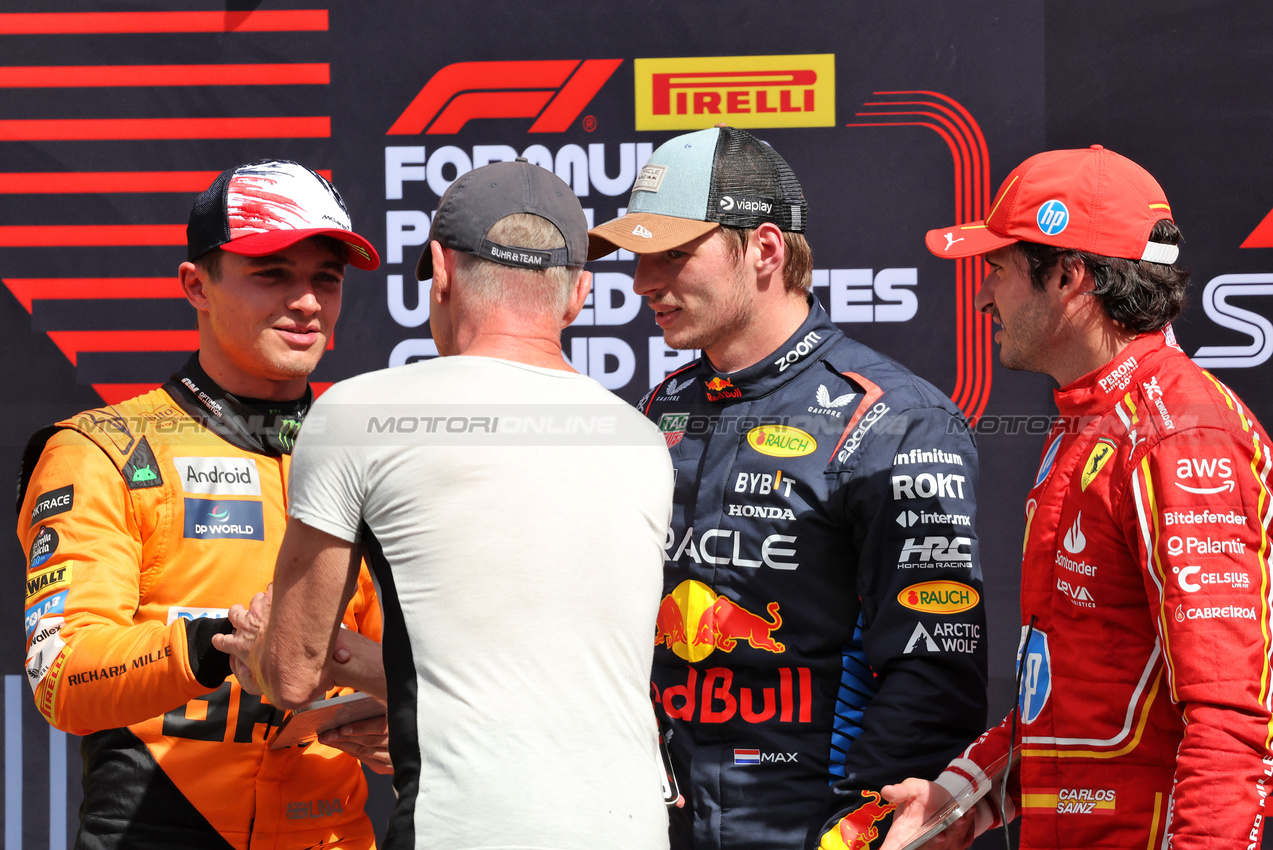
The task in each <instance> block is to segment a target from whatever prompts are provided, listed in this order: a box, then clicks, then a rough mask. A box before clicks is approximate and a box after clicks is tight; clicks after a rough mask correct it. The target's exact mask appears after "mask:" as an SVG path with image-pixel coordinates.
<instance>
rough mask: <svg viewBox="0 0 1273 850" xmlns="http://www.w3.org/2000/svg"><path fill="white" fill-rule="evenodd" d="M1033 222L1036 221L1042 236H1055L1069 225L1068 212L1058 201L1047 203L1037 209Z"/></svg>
mask: <svg viewBox="0 0 1273 850" xmlns="http://www.w3.org/2000/svg"><path fill="white" fill-rule="evenodd" d="M1035 220H1036V221H1038V223H1039V230H1042V231H1043V233H1044V235H1046V236H1055V235H1057V234H1058V233H1060V232H1061V231H1062V230H1064V229H1065V227H1066V225H1068V224H1069V223H1070V211H1069V210H1067V209H1066V208H1065V204H1063V203H1061V202H1060V201H1048V202H1047V203H1045V204H1044V205H1043V206H1041V207H1039V214H1038V216H1037V217H1036V219H1035Z"/></svg>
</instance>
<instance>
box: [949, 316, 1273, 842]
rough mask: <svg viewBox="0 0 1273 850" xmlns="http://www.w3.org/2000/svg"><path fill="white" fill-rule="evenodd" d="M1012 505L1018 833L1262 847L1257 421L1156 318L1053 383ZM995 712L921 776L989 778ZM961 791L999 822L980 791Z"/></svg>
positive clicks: (1265, 575) (1265, 628)
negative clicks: (1027, 479)
mask: <svg viewBox="0 0 1273 850" xmlns="http://www.w3.org/2000/svg"><path fill="white" fill-rule="evenodd" d="M1056 402H1057V407H1058V409H1059V412H1060V416H1059V418H1058V419H1057V422H1056V423H1055V426H1054V427H1053V429H1052V431H1051V433H1050V435H1049V436H1048V438H1047V442H1046V444H1045V449H1044V454H1043V461H1042V463H1041V465H1040V468H1039V472H1038V476H1037V478H1036V481H1035V484H1034V488H1033V489H1032V490H1031V491H1030V495H1029V498H1028V501H1027V503H1026V518H1027V519H1026V539H1025V551H1024V560H1023V564H1022V572H1023V576H1022V585H1021V613H1022V618H1023V620H1022V621H1023V624H1024V626H1023V638H1024V640H1023V643H1024V647H1023V652H1024V655H1025V664H1024V671H1023V682H1022V687H1021V694H1020V699H1019V704H1018V712H1019V719H1018V722H1017V724H1016V725H1015V734H1016V738H1017V743H1018V744H1019V745H1020V748H1021V749H1020V757H1019V767H1014V769H1013V771H1012V777H1011V779H1010V782H1009V786H1008V787H1009V790H1010V796H1011V800H1010V801H1009V802H1008V803H1007V806H1006V809H1007V813H1008V816H1009V817H1010V818H1011V817H1012V816H1013V813H1014V812H1019V813H1020V814H1021V815H1022V823H1021V846H1022V847H1023V848H1024V847H1038V848H1056V847H1104V848H1154V847H1166V846H1168V844H1170V846H1171V847H1172V848H1175V850H1185V849H1186V848H1196V847H1225V848H1243V850H1245V848H1253V847H1259V846H1260V839H1261V836H1260V832H1261V822H1262V819H1263V818H1262V809H1263V801H1264V797H1265V795H1266V794H1267V792H1268V790H1269V784H1268V781H1269V776H1270V775H1271V774H1273V758H1271V757H1270V723H1269V717H1270V713H1269V701H1270V667H1269V654H1270V650H1271V648H1273V644H1271V642H1270V611H1269V592H1270V588H1269V551H1270V541H1269V524H1270V513H1271V511H1273V506H1271V505H1270V492H1269V478H1270V471H1271V470H1273V457H1271V456H1270V454H1269V442H1268V436H1267V435H1266V434H1265V432H1264V430H1263V429H1262V428H1261V427H1260V425H1259V423H1258V422H1256V421H1255V420H1254V418H1253V416H1252V414H1251V413H1250V411H1248V410H1247V409H1246V407H1245V406H1244V405H1243V404H1242V402H1241V401H1240V400H1239V399H1238V397H1237V396H1236V395H1235V394H1234V393H1233V392H1232V391H1231V390H1229V389H1228V388H1227V387H1226V386H1224V385H1223V384H1222V383H1220V382H1219V381H1217V380H1216V379H1215V378H1213V377H1212V376H1211V375H1210V374H1208V373H1207V372H1204V371H1203V370H1202V369H1200V368H1198V367H1197V366H1195V365H1194V364H1193V363H1192V362H1190V360H1189V358H1188V357H1186V356H1185V355H1184V353H1183V352H1181V351H1180V350H1179V349H1178V348H1176V347H1175V346H1174V343H1172V342H1171V341H1170V330H1168V331H1167V332H1166V333H1161V332H1159V333H1151V334H1145V335H1142V336H1140V337H1138V338H1137V339H1136V340H1135V341H1134V342H1132V344H1131V345H1129V346H1128V347H1127V348H1126V349H1124V350H1123V351H1122V352H1121V353H1120V354H1119V355H1118V356H1117V357H1115V358H1114V360H1113V361H1111V362H1110V363H1109V364H1107V365H1106V366H1104V367H1103V368H1101V369H1099V370H1097V371H1096V372H1093V373H1092V374H1089V375H1087V376H1085V377H1084V378H1081V379H1080V380H1078V381H1076V382H1075V383H1073V384H1070V385H1069V386H1066V387H1064V388H1062V389H1060V390H1058V391H1056ZM1013 728H1014V727H1013V723H1012V715H1009V718H1008V719H1007V720H1005V721H1004V723H1003V724H1002V725H1000V726H999V727H998V728H996V729H992V730H991V731H989V732H987V733H986V734H985V735H984V736H983V737H982V738H981V739H979V740H978V741H977V742H976V743H974V744H973V745H972V746H971V747H970V748H969V749H968V751H967V752H966V753H965V754H964V755H963V756H961V757H960V758H958V759H956V760H955V761H953V762H952V763H951V765H950V767H949V768H948V769H947V771H946V772H945V773H943V774H942V776H941V777H940V779H939V780H938V781H939V783H940V784H941V785H943V786H944V787H946V788H947V789H948V790H950V791H952V792H954V793H958V792H960V791H962V790H964V789H966V788H968V787H969V786H970V785H973V784H980V783H985V782H987V781H988V780H989V778H990V777H989V776H988V774H989V773H990V772H991V768H990V767H989V766H990V765H991V764H993V763H994V761H995V760H996V758H998V757H1001V756H1002V755H1004V754H1006V752H1007V747H1008V741H1009V740H1010V738H1009V736H1010V735H1011V734H1013ZM1000 782H1001V777H1000V778H996V779H995V780H994V785H993V791H992V793H991V795H990V797H988V798H987V800H986V801H983V802H982V803H980V804H979V805H978V812H977V820H978V828H979V830H984V829H986V828H988V827H990V826H992V825H995V824H997V823H998V820H999V817H998V812H997V809H998V805H999V803H998V801H997V799H996V797H997V796H998V791H999V788H1000Z"/></svg>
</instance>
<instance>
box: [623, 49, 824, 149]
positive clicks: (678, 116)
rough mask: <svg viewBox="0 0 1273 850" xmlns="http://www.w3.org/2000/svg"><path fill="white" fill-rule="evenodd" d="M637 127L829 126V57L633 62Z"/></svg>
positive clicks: (713, 57) (648, 60) (748, 57)
mask: <svg viewBox="0 0 1273 850" xmlns="http://www.w3.org/2000/svg"><path fill="white" fill-rule="evenodd" d="M633 65H634V72H635V73H634V76H635V78H636V128H637V129H638V130H701V129H703V128H704V127H708V126H710V125H711V124H713V123H716V122H721V121H723V122H725V123H727V124H729V125H731V126H733V127H834V126H835V54H834V53H816V54H805V55H796V56H710V57H691V58H677V59H637V60H634V62H633Z"/></svg>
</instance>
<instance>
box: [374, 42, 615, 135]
mask: <svg viewBox="0 0 1273 850" xmlns="http://www.w3.org/2000/svg"><path fill="white" fill-rule="evenodd" d="M622 62H623V60H622V59H585V60H583V61H582V62H581V61H579V60H578V59H544V60H533V61H526V62H516V61H514V62H457V63H455V64H454V65H447V66H446V67H445V68H443V69H442V70H440V71H438V72H437V73H436V74H434V75H433V76H432V77H431V78H430V79H429V81H428V82H427V83H425V84H424V88H422V89H420V93H419V94H417V95H416V96H415V98H414V99H413V100H412V101H411V103H410V104H409V105H408V106H407V108H406V109H405V110H403V112H402V114H401V115H399V116H398V120H397V121H395V122H393V126H392V127H390V128H389V132H388V133H387V134H386V135H389V136H415V135H419V134H420V133H426V132H427V133H428V134H429V135H434V134H441V133H458V132H460V130H461V129H463V127H464V125H465V124H467V123H468V122H469V121H472V120H474V119H476V118H534V119H535V122H534V123H533V124H531V125H530V130H529V132H531V133H561V132H564V131H566V130H568V129H569V128H570V126H571V125H572V124H573V123H574V121H575V119H576V118H578V117H579V114H580V113H581V112H583V109H584V107H585V106H587V105H588V103H589V101H591V100H592V98H593V96H594V95H596V93H597V92H599V91H600V90H601V87H602V86H604V85H605V84H606V80H608V79H610V77H611V75H613V74H614V72H615V70H616V69H617V68H618V67H619V65H620V64H622ZM426 127H427V128H428V129H427V130H426V129H425V128H426Z"/></svg>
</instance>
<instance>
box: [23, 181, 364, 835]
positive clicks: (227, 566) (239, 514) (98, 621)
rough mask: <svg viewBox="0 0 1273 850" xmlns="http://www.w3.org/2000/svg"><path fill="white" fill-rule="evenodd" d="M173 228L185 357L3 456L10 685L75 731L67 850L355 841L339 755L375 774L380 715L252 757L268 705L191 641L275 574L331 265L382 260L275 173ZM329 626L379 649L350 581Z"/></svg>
mask: <svg viewBox="0 0 1273 850" xmlns="http://www.w3.org/2000/svg"><path fill="white" fill-rule="evenodd" d="M187 234H188V249H189V254H188V256H189V261H187V262H185V263H182V264H181V267H180V269H179V271H178V275H179V278H180V283H181V287H182V289H183V291H184V293H185V295H186V297H187V299H188V300H189V301H190V303H191V304H192V305H194V307H195V309H196V311H197V313H198V327H199V351H198V353H197V354H196V355H194V356H192V357H191V358H190V361H189V362H188V363H187V364H186V366H185V367H184V368H182V370H181V371H179V372H178V373H177V374H175V375H173V376H172V378H171V379H170V380H169V381H168V383H166V384H164V385H163V387H161V388H160V389H157V390H154V391H152V392H149V393H146V394H144V395H141V396H139V397H137V398H134V399H130V400H129V401H125V402H123V403H121V404H116V405H112V406H108V407H104V408H100V409H97V410H91V411H87V412H85V413H81V414H79V415H77V416H74V417H72V418H70V419H67V420H64V421H62V422H59V423H57V424H56V425H53V426H51V427H48V428H45V429H42V430H41V431H39V432H37V433H36V434H35V435H34V436H33V437H32V439H31V441H30V443H29V445H28V447H27V450H26V454H25V456H24V458H23V465H22V473H21V478H20V490H19V497H18V499H19V509H18V536H19V538H20V539H21V541H22V545H23V548H24V550H25V551H26V552H28V553H29V557H30V561H29V568H28V572H27V587H26V601H25V608H26V633H27V656H26V672H27V678H28V679H29V681H30V684H31V688H32V690H33V691H34V693H35V701H36V705H37V707H38V708H39V710H40V712H41V713H42V714H43V715H44V716H45V717H46V718H47V719H48V721H49V722H50V723H52V724H53V725H54V726H56V727H58V728H59V729H63V730H66V731H67V732H71V733H73V734H77V735H83V736H85V737H84V739H83V741H82V754H83V761H84V804H83V807H82V809H81V816H80V831H79V835H78V836H77V839H76V847H79V848H151V847H178V846H179V847H186V848H193V847H197V848H236V850H246V848H247V847H249V846H251V847H252V848H253V850H258V848H265V847H269V848H298V850H299V848H302V847H316V846H320V845H321V846H322V847H341V848H368V847H374V845H375V836H374V833H373V830H372V827H371V824H370V822H369V820H368V818H367V816H366V815H365V813H364V812H363V803H364V802H365V800H366V796H367V788H366V782H365V780H364V777H363V774H362V769H361V765H360V763H359V760H358V758H356V757H355V756H356V755H361V756H363V757H365V758H366V759H367V760H368V763H369V764H373V765H375V766H376V767H379V768H380V769H381V770H382V771H383V770H384V769H385V768H386V766H387V765H386V762H387V756H386V755H385V748H384V725H383V724H384V719H383V718H378V719H376V720H373V721H368V722H365V723H363V724H361V725H360V726H359V727H358V728H357V729H356V730H354V731H355V732H356V733H357V734H356V735H355V736H353V737H349V738H345V739H342V740H338V741H336V742H335V744H336V746H335V747H332V746H326V745H324V744H321V743H313V744H310V745H309V746H304V747H290V748H286V749H280V750H271V749H269V747H268V744H267V743H266V738H267V736H268V734H269V732H270V730H271V728H272V727H274V726H277V725H278V723H279V721H280V720H281V719H282V713H281V712H279V711H278V710H277V709H275V708H274V707H273V706H271V705H269V704H268V703H265V702H262V700H261V698H260V697H256V696H253V695H251V694H248V693H245V692H244V691H242V690H241V688H240V687H239V685H238V682H237V681H235V680H234V679H233V678H229V679H227V677H228V676H229V673H230V664H229V657H228V656H227V655H225V654H224V653H222V652H220V651H219V650H217V649H214V648H213V646H212V637H213V635H215V634H218V633H223V632H229V631H230V628H229V621H228V620H227V619H225V616H226V611H227V609H229V607H230V606H231V605H232V604H234V603H235V602H241V601H245V600H247V599H249V598H251V596H252V595H253V594H254V593H256V592H257V591H260V590H263V589H264V588H265V586H266V584H267V583H268V582H269V580H270V577H271V575H272V574H273V569H274V559H275V555H276V553H277V552H278V549H279V545H280V543H281V541H282V538H283V531H284V528H285V526H286V522H287V517H286V501H287V476H288V469H289V463H290V460H291V458H290V453H291V449H292V446H293V444H294V442H295V438H296V433H297V430H298V428H299V427H300V424H301V420H302V419H303V418H304V415H305V412H306V411H307V409H308V408H309V406H310V403H311V401H312V398H313V394H312V392H311V391H310V389H309V387H308V379H307V376H308V375H309V373H310V372H312V371H313V369H314V367H315V366H316V365H317V363H318V360H319V358H320V357H321V356H322V354H323V351H324V349H325V348H326V347H327V344H328V342H329V340H330V339H331V332H332V326H333V324H334V323H335V321H336V318H337V316H338V315H339V313H340V304H341V287H342V282H343V278H344V273H345V266H346V263H347V262H349V263H353V264H354V265H355V266H357V267H358V268H361V269H368V270H370V269H374V268H376V266H377V265H379V257H378V256H377V255H376V252H375V250H374V248H372V246H371V245H370V244H369V243H368V242H367V241H366V240H365V239H363V238H362V237H361V236H358V235H357V234H355V233H353V232H352V230H351V229H350V223H349V216H348V212H347V211H346V209H345V206H344V203H343V202H342V201H341V199H340V196H339V194H337V192H336V190H335V189H334V188H333V187H332V186H331V184H330V183H328V182H327V181H326V180H325V179H323V178H322V177H320V176H319V175H317V174H315V173H314V172H312V171H310V170H309V169H307V168H305V167H303V166H301V165H298V164H296V163H293V162H282V161H264V162H258V163H253V164H251V165H245V166H241V167H239V168H237V169H230V170H227V171H224V172H222V173H221V175H220V176H218V177H217V179H216V181H215V182H214V183H213V184H212V186H211V187H210V188H209V189H208V190H207V191H206V192H204V193H203V194H201V195H200V196H199V197H198V198H197V199H196V201H195V204H194V208H193V210H192V212H191V216H190V224H189V228H188V231H187ZM343 623H344V625H345V626H346V627H347V628H349V629H350V630H353V631H355V632H359V633H361V634H362V635H364V636H366V637H368V638H371V639H374V640H377V641H378V640H379V639H380V628H381V620H380V611H379V606H378V602H377V600H376V598H375V595H374V592H373V590H372V587H371V582H370V579H369V577H368V575H367V572H366V570H365V569H364V570H362V571H360V573H359V584H358V590H357V592H356V593H355V595H354V597H353V599H352V601H351V602H350V604H349V607H348V609H347V610H346V612H345V614H344V620H343ZM377 724H378V725H377ZM327 738H328V739H330V738H331V736H330V735H329V736H327ZM342 750H343V751H342Z"/></svg>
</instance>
